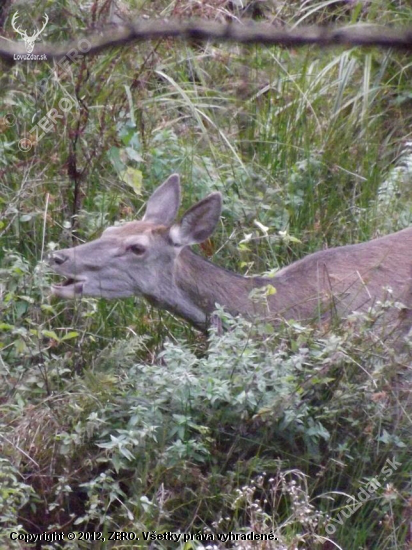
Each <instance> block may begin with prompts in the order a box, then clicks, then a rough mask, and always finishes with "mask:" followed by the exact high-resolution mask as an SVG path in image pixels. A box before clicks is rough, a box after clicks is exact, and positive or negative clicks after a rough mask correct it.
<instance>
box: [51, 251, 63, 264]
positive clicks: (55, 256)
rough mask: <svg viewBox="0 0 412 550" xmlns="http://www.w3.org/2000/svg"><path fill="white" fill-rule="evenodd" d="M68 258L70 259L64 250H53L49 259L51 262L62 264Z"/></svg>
mask: <svg viewBox="0 0 412 550" xmlns="http://www.w3.org/2000/svg"><path fill="white" fill-rule="evenodd" d="M66 260H68V256H66V255H65V254H64V253H63V252H52V253H51V254H50V256H49V261H50V263H51V264H56V265H61V264H64V262H65V261H66Z"/></svg>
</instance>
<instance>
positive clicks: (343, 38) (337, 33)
mask: <svg viewBox="0 0 412 550" xmlns="http://www.w3.org/2000/svg"><path fill="white" fill-rule="evenodd" d="M161 38H169V39H170V38H173V39H184V40H204V41H207V40H213V41H219V42H221V41H231V42H238V43H242V44H266V45H277V46H283V47H287V48H292V47H293V48H296V47H299V46H305V45H317V46H323V47H324V46H338V45H344V46H380V47H385V48H397V49H403V50H412V29H396V28H391V27H378V26H372V25H354V26H349V27H341V28H327V27H298V28H294V29H287V28H278V27H274V26H272V25H269V24H267V23H254V22H249V21H248V22H247V23H244V22H243V23H234V22H231V23H227V24H225V23H223V24H222V23H216V22H213V21H204V20H199V19H189V20H187V21H184V20H173V19H170V20H160V19H156V20H144V21H136V22H135V23H131V24H129V25H121V26H113V25H111V26H109V27H106V28H105V29H103V30H101V31H99V33H96V32H92V33H89V34H85V35H83V36H80V37H78V38H77V39H74V40H72V41H71V42H68V43H65V44H60V45H56V44H51V43H43V44H39V45H37V46H36V48H35V52H34V53H35V54H38V55H43V54H44V55H46V56H47V58H48V59H60V58H62V57H65V56H67V55H69V54H70V52H73V51H76V52H79V48H78V44H79V42H80V41H81V42H82V43H83V44H84V43H86V42H87V43H88V48H87V51H86V49H85V48H84V46H83V48H82V50H81V51H80V52H79V53H80V54H81V55H86V54H90V55H92V54H96V53H99V52H101V51H103V50H105V49H107V48H110V47H113V46H120V45H126V44H132V43H134V42H141V41H147V40H158V39H161ZM24 53H25V49H24V46H23V44H21V43H18V42H13V41H10V40H7V39H5V38H3V37H0V57H1V58H3V59H5V60H9V61H10V60H13V56H14V55H15V54H24Z"/></svg>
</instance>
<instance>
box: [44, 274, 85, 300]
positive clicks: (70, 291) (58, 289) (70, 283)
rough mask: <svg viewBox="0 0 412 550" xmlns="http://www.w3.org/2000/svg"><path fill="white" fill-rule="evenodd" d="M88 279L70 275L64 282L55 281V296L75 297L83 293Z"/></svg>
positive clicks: (53, 291)
mask: <svg viewBox="0 0 412 550" xmlns="http://www.w3.org/2000/svg"><path fill="white" fill-rule="evenodd" d="M85 282H86V279H75V278H73V277H68V278H67V279H66V280H65V281H63V282H62V283H54V284H52V285H51V291H52V294H53V295H54V296H58V297H59V298H75V297H76V296H78V295H80V294H83V286H84V284H85Z"/></svg>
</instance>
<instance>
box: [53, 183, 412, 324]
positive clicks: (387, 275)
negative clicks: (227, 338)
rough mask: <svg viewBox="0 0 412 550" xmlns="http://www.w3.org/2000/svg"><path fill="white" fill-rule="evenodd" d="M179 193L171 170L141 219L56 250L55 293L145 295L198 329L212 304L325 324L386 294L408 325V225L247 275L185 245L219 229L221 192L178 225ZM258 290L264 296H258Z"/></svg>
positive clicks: (411, 261) (273, 318) (411, 271)
mask: <svg viewBox="0 0 412 550" xmlns="http://www.w3.org/2000/svg"><path fill="white" fill-rule="evenodd" d="M180 196H181V187H180V179H179V176H178V175H177V174H173V175H171V176H170V177H169V178H168V179H167V180H166V181H165V182H164V183H163V184H162V185H160V186H159V187H158V188H157V189H156V190H155V191H154V193H153V194H152V195H151V197H150V198H149V200H148V202H147V205H146V210H145V213H144V216H143V218H142V219H141V220H140V221H129V222H126V223H124V224H123V225H119V226H113V227H108V228H107V229H106V230H105V231H103V233H102V235H101V237H100V238H98V239H96V240H93V241H91V242H87V243H84V244H80V245H78V246H75V247H73V248H67V249H62V250H55V251H53V252H52V253H51V254H50V257H49V264H50V266H51V268H52V269H53V271H54V272H55V273H56V274H58V275H60V276H62V277H65V278H66V279H65V280H64V281H63V282H61V283H56V284H52V287H51V292H52V294H53V295H55V296H57V297H60V298H66V299H73V298H76V297H79V296H92V297H102V298H107V299H112V298H124V297H130V296H136V295H137V296H143V297H144V298H145V299H147V300H148V302H149V303H151V304H152V305H154V306H155V307H157V308H161V309H166V310H168V311H169V312H172V313H174V314H177V315H178V316H180V317H182V318H183V319H185V320H187V321H189V322H190V323H191V324H192V325H194V326H195V327H196V328H198V329H200V330H203V331H207V329H208V327H209V326H210V322H211V316H212V315H213V312H214V311H215V310H216V307H217V305H220V306H221V307H223V308H224V310H226V311H227V312H228V313H230V314H231V315H234V316H237V315H241V316H244V317H247V318H249V319H254V318H255V317H263V318H265V319H268V320H269V321H270V322H272V323H279V322H282V321H284V320H286V321H287V320H289V321H290V320H294V321H299V322H306V321H311V320H315V321H318V322H320V323H322V322H324V321H328V320H330V319H331V318H332V316H334V315H339V316H341V317H345V316H348V315H349V314H350V313H353V312H365V311H368V308H370V307H373V306H374V305H375V304H376V303H377V302H378V301H381V302H385V300H387V298H388V296H389V297H390V298H392V299H394V300H396V301H399V303H401V304H402V305H401V306H399V307H398V308H397V309H396V315H395V317H394V318H392V322H396V323H398V324H399V326H403V325H405V322H406V327H407V328H409V327H410V325H411V324H412V323H411V322H410V319H409V317H410V316H409V315H408V313H409V312H410V308H411V307H412V253H411V251H412V227H409V228H406V229H403V230H401V231H399V232H397V233H393V234H389V235H387V236H383V237H379V238H375V239H373V240H370V241H367V242H363V243H358V244H350V245H345V246H340V247H336V248H329V249H324V250H321V251H318V252H315V253H312V254H310V255H308V256H305V257H303V258H302V259H300V260H298V261H295V262H293V263H292V264H291V265H289V266H287V267H284V268H282V269H280V270H279V271H277V272H276V273H275V275H274V276H273V277H261V276H254V277H246V276H242V275H239V274H237V273H234V272H232V271H229V270H227V269H225V268H223V267H219V266H218V265H216V264H215V263H212V262H211V261H209V260H207V259H205V258H203V257H202V256H200V255H198V254H196V253H195V252H194V251H193V250H191V248H190V247H191V246H192V245H195V244H200V243H202V242H204V241H205V240H206V239H208V238H209V237H210V236H211V235H212V233H213V232H214V230H215V229H216V226H217V225H218V223H219V220H220V216H221V211H222V195H221V193H220V192H214V193H211V194H210V195H208V196H207V197H205V198H204V199H202V200H200V201H199V202H197V203H196V204H195V205H194V206H192V207H191V208H189V209H188V210H187V211H186V212H185V213H184V214H183V216H182V218H181V219H180V221H176V216H177V213H178V210H179V207H180V200H181V199H180ZM266 289H271V291H270V292H266ZM254 292H255V293H256V292H257V293H258V294H259V293H260V295H263V298H264V299H263V300H262V299H259V300H256V299H254V298H253V293H254ZM260 298H262V296H260Z"/></svg>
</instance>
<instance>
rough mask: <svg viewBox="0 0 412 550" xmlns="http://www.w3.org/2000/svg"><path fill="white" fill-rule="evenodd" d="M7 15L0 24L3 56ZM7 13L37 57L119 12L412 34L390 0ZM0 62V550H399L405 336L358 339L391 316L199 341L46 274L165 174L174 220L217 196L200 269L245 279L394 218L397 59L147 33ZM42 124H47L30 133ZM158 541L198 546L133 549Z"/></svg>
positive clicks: (403, 156) (132, 214)
mask: <svg viewBox="0 0 412 550" xmlns="http://www.w3.org/2000/svg"><path fill="white" fill-rule="evenodd" d="M16 6H17V5H16ZM15 9H17V7H15V6H14V4H12V3H10V5H9V6H8V8H7V7H6V8H5V9H4V10H3V11H2V14H1V15H2V17H3V18H4V21H3V20H2V21H3V29H2V36H5V37H6V38H8V39H15V38H16V37H15V33H14V32H13V30H12V28H11V23H10V20H11V17H12V15H13V13H14V11H15ZM18 10H19V13H20V22H21V24H22V25H23V26H25V27H27V28H32V27H35V26H36V24H38V23H39V22H40V20H41V18H42V17H43V14H44V13H47V14H48V15H49V24H48V26H47V29H46V31H45V33H44V35H42V38H44V39H45V40H46V39H47V40H48V41H49V40H50V41H60V40H64V39H66V38H68V37H72V36H74V35H76V34H77V33H81V32H82V31H87V30H88V29H91V28H94V29H96V28H100V27H102V26H103V25H104V24H106V23H110V22H111V23H112V24H113V22H114V21H115V18H116V17H124V18H126V20H127V19H128V18H130V17H139V16H149V17H171V16H177V17H190V16H200V17H204V18H209V19H218V20H220V21H224V20H230V19H244V18H255V19H256V20H263V21H267V22H271V23H273V24H274V25H284V24H287V25H299V24H322V25H325V24H341V25H350V24H354V23H365V24H369V23H377V24H381V25H409V24H410V22H411V19H412V18H411V15H412V10H411V7H410V6H409V4H408V3H405V2H401V1H396V2H388V1H384V0H382V1H379V2H377V1H376V2H343V1H332V2H331V1H306V2H296V1H292V2H226V1H222V0H213V1H210V2H192V1H191V0H184V1H173V2H163V1H157V0H156V1H154V2H147V1H139V2H137V1H134V0H130V1H128V2H113V1H111V0H109V1H107V2H101V1H98V0H94V1H93V2H92V3H91V4H90V3H82V2H77V3H72V2H68V1H66V0H60V1H58V2H54V3H50V2H48V1H46V0H36V1H35V2H32V3H31V4H30V10H29V9H28V7H27V8H26V7H25V5H23V4H19V6H18ZM113 18H114V19H113ZM2 68H3V73H2V75H1V76H0V82H1V84H2V86H1V91H0V94H1V98H2V101H1V104H0V138H1V154H0V262H1V270H0V316H1V317H0V337H1V341H0V351H1V356H0V375H1V377H2V389H1V392H0V441H1V443H0V448H1V456H0V480H1V487H0V522H1V525H2V527H3V531H2V533H1V535H0V537H1V538H0V546H1V547H2V548H3V547H4V548H12V547H14V548H25V547H27V545H25V544H24V543H23V542H22V541H21V540H14V539H12V538H10V534H11V533H16V532H17V533H31V534H35V533H37V534H38V533H43V532H45V531H47V532H52V531H65V532H69V531H78V532H93V531H95V532H101V533H102V537H103V536H104V537H105V538H106V542H102V541H100V542H99V541H98V540H94V541H93V542H92V540H91V539H90V538H89V539H86V540H83V541H76V542H71V543H70V542H69V541H66V546H65V548H70V547H72V548H78V547H85V548H86V547H90V545H91V546H92V547H94V548H102V549H103V548H124V547H128V548H129V547H136V548H137V547H139V548H140V547H142V548H146V547H147V548H148V547H151V548H153V547H158V548H169V547H174V548H175V547H176V546H177V547H179V548H185V549H186V550H187V549H188V548H202V547H210V548H218V549H220V548H239V549H250V548H261V549H262V550H264V549H265V550H266V549H267V548H273V549H279V550H280V549H294V548H319V549H322V550H329V549H331V548H345V549H346V548H364V549H366V548H373V549H377V548H379V549H385V550H386V549H399V548H407V547H408V545H410V544H411V540H412V535H411V532H410V527H408V526H410V520H411V514H412V512H411V501H410V470H411V458H410V453H409V451H408V449H409V446H410V428H411V422H410V417H411V407H410V402H411V397H410V358H409V357H410V354H409V347H408V346H410V343H409V344H407V345H406V347H404V348H403V349H402V350H399V348H396V347H395V349H394V347H393V345H392V344H391V342H390V341H386V340H384V339H383V338H382V335H381V334H380V332H379V330H376V324H375V320H376V318H377V317H379V315H380V310H379V307H380V308H389V307H396V304H383V305H381V306H378V309H377V310H376V311H371V312H369V314H365V315H362V316H356V315H354V316H352V317H351V318H349V319H347V320H345V321H342V322H341V323H337V324H336V325H333V326H330V327H329V326H327V327H326V326H325V327H313V326H301V325H299V324H297V323H293V322H290V323H285V324H284V325H282V326H279V327H276V329H274V328H273V327H270V326H267V325H265V324H264V323H263V324H262V323H260V324H256V325H251V324H250V323H249V322H247V321H245V320H242V319H231V318H227V316H225V314H224V312H222V311H220V312H219V315H221V316H224V317H225V324H227V325H229V326H230V327H231V329H230V330H229V331H227V332H225V333H224V334H218V333H211V334H209V336H208V337H205V336H203V335H199V334H198V333H197V332H196V331H195V330H194V329H192V328H190V327H188V326H186V325H185V324H184V323H183V322H182V321H180V320H179V319H176V318H174V317H173V316H172V315H170V314H166V313H161V312H158V311H156V310H154V309H152V308H150V307H149V306H147V305H145V304H143V303H142V302H141V301H140V300H138V299H137V298H136V299H127V300H123V301H114V302H107V301H103V300H92V299H87V300H86V299H84V300H80V301H77V302H74V303H72V302H56V301H53V300H51V299H50V298H49V287H50V283H51V280H52V276H51V275H50V273H49V272H48V268H47V262H46V261H45V260H46V256H47V254H48V253H49V252H50V251H52V250H54V249H57V248H60V247H66V246H73V245H74V244H77V243H80V242H84V241H87V240H90V239H92V238H94V237H96V236H97V235H98V234H99V233H100V232H101V230H102V229H103V228H104V227H107V226H108V225H111V224H113V223H114V222H115V221H118V220H131V219H135V218H136V217H139V216H140V214H141V211H142V209H143V206H144V203H145V201H146V199H147V198H148V197H149V196H150V194H151V192H152V191H153V189H154V188H155V187H156V186H157V185H158V184H159V183H161V181H163V180H164V179H165V178H166V177H167V176H169V175H170V174H171V173H172V172H179V173H180V174H181V176H182V183H183V187H184V193H183V202H184V204H183V208H187V207H189V206H191V205H192V204H193V203H194V202H195V201H197V200H199V199H200V198H202V197H204V196H205V195H206V194H207V193H209V192H212V191H215V190H218V191H221V192H222V194H223V196H224V208H223V215H222V223H221V225H220V227H219V229H218V231H217V232H216V235H215V236H214V238H213V240H210V241H208V242H206V243H204V244H202V245H201V246H200V250H198V252H199V253H201V254H203V255H205V256H206V257H208V258H209V259H211V260H212V261H214V262H216V263H218V264H219V265H222V266H224V267H226V268H228V269H233V270H234V271H237V272H241V273H242V274H248V275H252V274H260V273H264V272H266V273H270V272H272V270H273V269H277V268H279V267H281V266H284V265H288V264H289V263H291V262H292V261H294V260H296V259H299V258H302V257H303V256H305V255H306V254H308V253H310V252H313V251H315V250H319V249H322V248H326V247H330V246H339V245H343V244H347V243H355V242H361V241H365V240H368V239H371V238H373V237H375V236H379V235H381V234H386V233H389V232H392V231H397V230H399V229H402V228H404V227H407V226H408V225H410V223H411V214H412V201H411V193H410V185H409V180H410V169H409V165H410V124H411V115H410V103H411V94H410V78H411V63H410V57H409V56H408V55H407V54H404V53H399V52H394V51H390V50H386V49H382V50H378V49H367V50H366V49H364V50H362V49H359V48H349V49H342V48H341V47H337V48H331V49H327V50H326V49H319V48H318V49H316V48H314V47H307V48H302V49H296V50H295V49H284V48H275V47H271V48H269V47H264V46H240V45H236V44H219V43H202V44H200V43H197V42H187V43H183V42H182V43H180V42H172V41H168V40H165V41H158V42H153V43H139V44H138V45H135V46H133V47H128V48H117V49H113V50H111V51H107V52H104V53H102V54H100V55H98V56H93V57H91V56H87V57H86V58H85V59H84V60H81V61H79V62H75V63H69V64H67V63H66V64H64V65H62V64H58V63H54V62H53V63H52V62H48V63H33V64H23V63H15V64H14V65H10V66H6V65H5V64H3V66H2ZM65 102H66V103H65ZM62 106H63V107H64V106H66V108H65V109H63V108H62ZM69 106H70V108H69ZM50 109H57V110H58V112H59V113H60V114H61V117H60V118H57V119H56V120H55V122H54V124H52V125H51V127H50V129H49V130H48V131H45V132H41V131H39V126H38V124H39V123H40V121H41V120H42V118H43V117H44V116H46V117H47V114H48V113H49V112H50ZM22 140H23V141H22ZM365 494H366V497H365ZM110 531H118V532H120V531H122V532H128V533H136V535H138V536H139V537H140V540H139V541H137V540H135V539H132V538H130V539H124V540H123V541H122V540H119V539H117V540H114V541H109V540H108V538H109V532H110ZM154 531H156V534H157V535H162V534H164V533H167V532H173V533H179V532H180V533H186V534H188V533H192V534H193V535H196V534H197V535H198V536H197V538H196V537H194V538H193V539H191V540H189V539H188V540H186V541H184V540H182V539H181V540H179V541H177V542H176V541H175V542H174V543H173V544H171V543H170V541H167V540H164V539H160V538H159V539H158V540H149V539H147V540H145V539H144V537H143V536H142V533H143V532H144V533H146V534H147V533H152V534H153V532H154ZM230 532H231V533H235V534H236V533H237V534H240V535H241V534H244V535H245V536H246V535H247V534H248V533H250V532H254V533H255V534H259V533H260V534H272V535H273V537H275V538H277V539H278V540H277V541H275V540H269V541H257V540H254V541H252V542H251V540H250V539H249V540H247V539H245V540H242V539H239V540H237V541H236V540H229V539H227V540H225V539H224V536H226V535H227V534H228V533H230ZM218 535H219V536H221V538H220V540H219V539H218ZM223 535H224V536H223ZM147 536H149V535H147ZM202 537H204V538H202ZM208 537H209V539H208ZM222 537H223V538H222ZM212 538H214V540H212ZM70 545H71V546H70ZM82 545H83V546H82ZM150 545H151V546H150ZM155 545H156V546H155ZM49 547H51V546H50V545H49ZM53 547H56V543H54V546H53ZM43 548H47V544H44V545H43Z"/></svg>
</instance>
